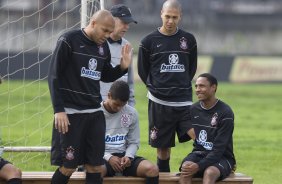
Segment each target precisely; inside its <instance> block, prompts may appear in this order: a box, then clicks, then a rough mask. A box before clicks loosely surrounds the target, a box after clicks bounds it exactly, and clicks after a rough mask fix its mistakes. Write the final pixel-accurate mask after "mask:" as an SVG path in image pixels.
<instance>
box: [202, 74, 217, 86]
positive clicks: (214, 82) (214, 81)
mask: <svg viewBox="0 0 282 184" xmlns="http://www.w3.org/2000/svg"><path fill="white" fill-rule="evenodd" d="M199 77H205V78H206V79H207V80H208V81H209V83H210V84H211V86H212V85H216V86H217V84H218V83H217V79H216V78H215V77H214V76H213V75H212V74H210V73H202V74H200V75H199V76H198V78H199Z"/></svg>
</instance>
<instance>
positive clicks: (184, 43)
mask: <svg viewBox="0 0 282 184" xmlns="http://www.w3.org/2000/svg"><path fill="white" fill-rule="evenodd" d="M180 48H181V49H183V50H186V49H187V48H188V44H187V39H186V38H184V37H182V38H181V39H180Z"/></svg>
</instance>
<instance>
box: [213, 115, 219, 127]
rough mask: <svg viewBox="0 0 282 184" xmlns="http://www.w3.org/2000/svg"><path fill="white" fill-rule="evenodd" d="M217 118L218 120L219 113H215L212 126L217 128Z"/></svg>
mask: <svg viewBox="0 0 282 184" xmlns="http://www.w3.org/2000/svg"><path fill="white" fill-rule="evenodd" d="M217 118H218V114H217V113H214V115H213V116H212V118H211V126H213V127H214V126H216V125H217V123H218V122H217Z"/></svg>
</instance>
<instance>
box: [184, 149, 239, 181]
mask: <svg viewBox="0 0 282 184" xmlns="http://www.w3.org/2000/svg"><path fill="white" fill-rule="evenodd" d="M206 155H207V154H206V153H204V152H202V151H195V152H192V153H189V154H188V155H187V157H185V158H184V159H183V161H182V163H181V165H180V168H179V170H180V169H181V166H182V164H183V163H184V162H185V161H192V162H195V163H197V162H199V161H200V160H202V159H203V158H205V157H206ZM212 166H214V167H216V168H218V170H219V171H220V177H219V178H218V180H217V181H220V180H223V179H224V178H226V177H228V176H229V175H230V173H231V171H233V169H234V167H235V166H234V161H232V160H228V159H226V158H222V159H221V160H220V161H219V162H218V163H215V164H214V165H212ZM204 171H205V170H199V171H198V172H197V173H196V174H195V175H194V177H195V178H202V177H203V175H204Z"/></svg>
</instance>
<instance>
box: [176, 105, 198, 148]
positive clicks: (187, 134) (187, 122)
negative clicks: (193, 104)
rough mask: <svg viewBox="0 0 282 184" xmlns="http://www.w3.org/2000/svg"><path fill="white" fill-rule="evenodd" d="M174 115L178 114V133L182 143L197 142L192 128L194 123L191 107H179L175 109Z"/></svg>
mask: <svg viewBox="0 0 282 184" xmlns="http://www.w3.org/2000/svg"><path fill="white" fill-rule="evenodd" d="M174 110H175V111H174V114H177V116H178V117H176V118H178V124H177V128H176V133H177V137H178V141H179V142H180V143H182V142H187V141H189V140H191V139H193V140H195V138H196V135H195V132H194V129H193V128H192V121H191V115H190V106H183V107H177V108H175V109H174Z"/></svg>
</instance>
